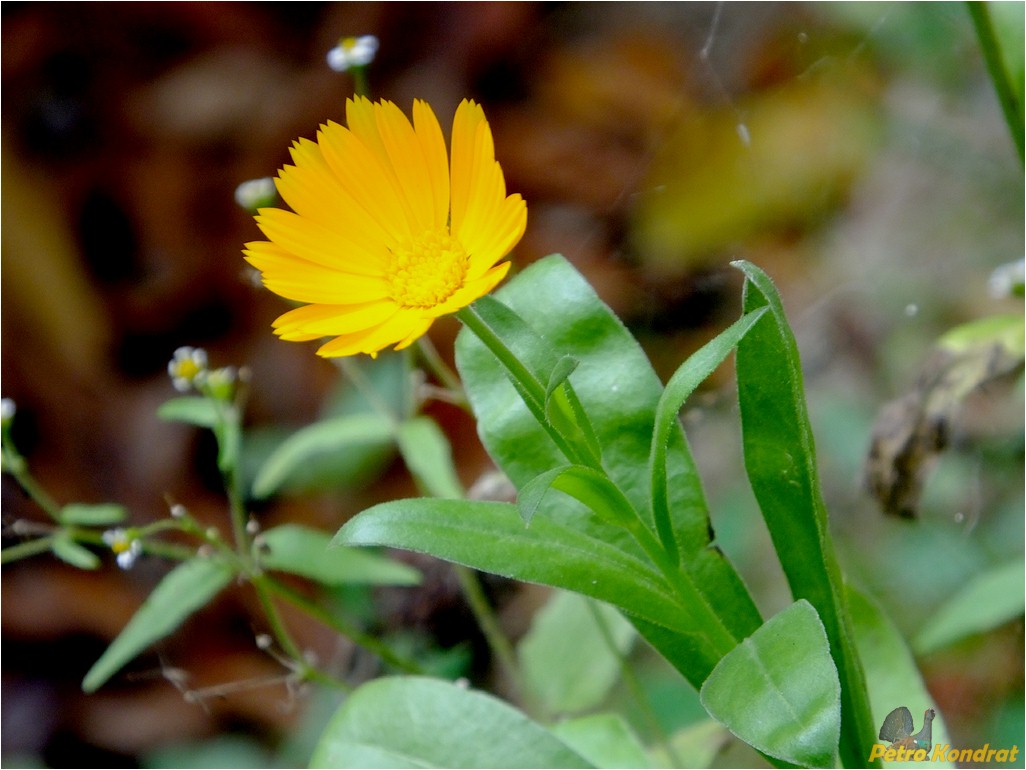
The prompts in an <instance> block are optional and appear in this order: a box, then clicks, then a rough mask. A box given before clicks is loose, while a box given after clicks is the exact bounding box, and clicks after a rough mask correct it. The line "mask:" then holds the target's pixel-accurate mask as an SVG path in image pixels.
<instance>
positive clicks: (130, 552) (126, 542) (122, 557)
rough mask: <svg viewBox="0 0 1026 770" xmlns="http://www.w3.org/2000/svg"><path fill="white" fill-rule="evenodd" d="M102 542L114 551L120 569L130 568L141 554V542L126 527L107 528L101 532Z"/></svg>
mask: <svg viewBox="0 0 1026 770" xmlns="http://www.w3.org/2000/svg"><path fill="white" fill-rule="evenodd" d="M103 542H105V543H106V544H107V545H108V546H109V547H110V550H111V551H113V552H114V554H115V556H116V558H117V561H118V566H119V567H121V569H131V568H132V565H133V564H135V560H136V559H138V558H139V556H140V555H141V554H142V543H141V542H140V541H139V540H138V538H135V537H132V536H131V534H129V531H128V530H127V529H121V528H118V529H108V530H107V531H106V532H104V533H103Z"/></svg>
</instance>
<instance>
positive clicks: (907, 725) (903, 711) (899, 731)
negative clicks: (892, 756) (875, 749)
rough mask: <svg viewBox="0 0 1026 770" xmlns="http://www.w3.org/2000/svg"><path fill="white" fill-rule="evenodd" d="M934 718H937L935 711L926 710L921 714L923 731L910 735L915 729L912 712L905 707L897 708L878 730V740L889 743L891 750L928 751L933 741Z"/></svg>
mask: <svg viewBox="0 0 1026 770" xmlns="http://www.w3.org/2000/svg"><path fill="white" fill-rule="evenodd" d="M935 716H937V712H936V711H934V710H933V709H927V710H926V713H925V714H923V729H922V730H920V731H919V732H918V733H916V734H915V735H912V731H913V730H914V729H915V727H916V726H915V723H914V722H913V721H912V712H911V711H909V710H908V709H907V708H906V707H905V706H898V708H896V709H894V711H892V712H891V713H890V714H888V715H887V718H886V719H885V720H884V723H883V726H882V727H881V728H880V740H882V741H890V742H891V746H890V748H892V749H906V750H911V751H914V750H916V749H923V750H925V751H929V750H930V744H931V743H932V741H933V718H934V717H935Z"/></svg>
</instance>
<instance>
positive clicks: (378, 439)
mask: <svg viewBox="0 0 1026 770" xmlns="http://www.w3.org/2000/svg"><path fill="white" fill-rule="evenodd" d="M393 433H394V429H393V426H392V423H391V422H390V421H389V420H388V419H386V418H385V417H381V416H379V415H377V414H354V415H344V416H342V417H334V418H331V419H327V420H322V421H321V422H317V423H314V424H313V425H309V426H307V427H305V428H301V429H300V430H298V431H296V432H295V433H293V434H292V435H291V436H290V437H289V438H287V439H286V440H285V441H283V442H282V443H281V445H280V446H279V447H278V448H277V449H276V450H275V451H274V452H272V453H271V455H270V456H269V457H268V458H267V459H266V460H265V461H264V464H263V465H262V466H261V467H260V470H258V471H257V473H256V477H255V478H254V480H253V496H254V497H256V498H259V499H263V498H265V497H269V496H270V495H272V494H274V493H275V492H276V491H277V490H278V489H279V488H281V486H282V485H283V484H285V483H286V482H287V481H288V480H289V478H291V476H292V475H293V474H294V473H297V472H299V471H301V470H302V468H303V466H304V465H305V464H307V463H309V462H311V461H312V460H314V459H317V458H319V457H321V456H323V455H325V454H328V453H333V452H344V451H347V450H355V449H357V448H361V447H365V446H368V445H370V446H382V445H387V444H389V443H391V442H392V441H393Z"/></svg>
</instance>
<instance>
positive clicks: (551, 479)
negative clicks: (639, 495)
mask: <svg viewBox="0 0 1026 770" xmlns="http://www.w3.org/2000/svg"><path fill="white" fill-rule="evenodd" d="M549 489H558V490H559V491H560V492H565V493H566V494H568V495H570V496H571V497H573V498H574V499H576V500H579V501H580V502H582V503H584V504H585V505H586V506H588V508H589V509H590V510H591V511H592V512H594V513H595V515H596V516H598V517H599V518H600V519H602V520H603V521H604V522H606V523H607V524H612V525H614V526H618V527H628V528H629V527H631V526H633V525H634V524H635V522H636V521H637V514H636V513H635V512H634V510H633V509H632V508H631V504H630V501H629V500H628V499H627V498H626V497H624V496H623V493H622V492H621V491H620V490H619V489H617V488H616V485H615V484H613V482H612V481H610V480H609V477H608V476H605V475H603V474H602V473H600V472H599V471H597V470H595V469H594V468H589V467H587V466H584V465H565V466H563V467H561V468H553V469H552V470H551V471H548V472H547V473H543V474H542V475H541V476H538V477H536V478H534V479H532V480H531V481H530V482H528V483H527V484H525V485H524V487H523V489H521V490H520V494H518V495H517V509H518V510H519V511H520V516H521V517H522V518H523V520H524V523H525V524H530V523H531V519H532V518H533V517H534V514H535V512H536V511H537V510H538V507H539V506H540V505H541V504H542V501H543V500H544V499H545V494H546V493H547V492H548V491H549Z"/></svg>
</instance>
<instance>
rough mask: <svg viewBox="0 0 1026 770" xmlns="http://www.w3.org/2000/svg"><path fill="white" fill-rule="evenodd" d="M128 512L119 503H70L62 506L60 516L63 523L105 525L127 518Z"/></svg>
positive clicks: (84, 525) (80, 525)
mask: <svg viewBox="0 0 1026 770" xmlns="http://www.w3.org/2000/svg"><path fill="white" fill-rule="evenodd" d="M127 516H128V512H127V511H126V510H125V506H123V505H118V504H117V503H97V504H95V505H87V504H84V503H70V504H68V505H65V506H64V507H63V508H61V511H60V513H59V514H58V518H59V519H60V522H61V524H66V525H68V526H79V527H105V526H107V525H109V524H118V523H119V522H122V521H124V520H125V518H126V517H127Z"/></svg>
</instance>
